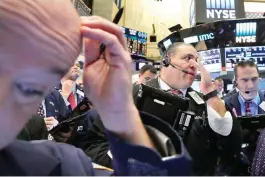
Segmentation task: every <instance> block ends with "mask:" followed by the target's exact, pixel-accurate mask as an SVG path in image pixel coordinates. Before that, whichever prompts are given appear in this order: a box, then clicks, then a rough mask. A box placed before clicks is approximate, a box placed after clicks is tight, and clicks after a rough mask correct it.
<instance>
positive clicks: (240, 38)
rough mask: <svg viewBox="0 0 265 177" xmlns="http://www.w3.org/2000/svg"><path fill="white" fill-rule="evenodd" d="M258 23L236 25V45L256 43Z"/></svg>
mask: <svg viewBox="0 0 265 177" xmlns="http://www.w3.org/2000/svg"><path fill="white" fill-rule="evenodd" d="M256 30H257V23H256V22H247V23H237V24H236V43H254V42H256Z"/></svg>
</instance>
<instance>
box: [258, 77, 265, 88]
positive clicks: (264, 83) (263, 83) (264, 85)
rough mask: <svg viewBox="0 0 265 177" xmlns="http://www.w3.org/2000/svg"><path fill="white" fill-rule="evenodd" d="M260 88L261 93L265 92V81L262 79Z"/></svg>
mask: <svg viewBox="0 0 265 177" xmlns="http://www.w3.org/2000/svg"><path fill="white" fill-rule="evenodd" d="M258 88H259V90H261V91H265V79H260V80H259V86H258Z"/></svg>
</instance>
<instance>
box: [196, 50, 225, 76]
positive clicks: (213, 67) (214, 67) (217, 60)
mask: <svg viewBox="0 0 265 177" xmlns="http://www.w3.org/2000/svg"><path fill="white" fill-rule="evenodd" d="M198 53H199V55H200V56H201V63H202V65H203V66H204V67H205V68H206V69H207V70H208V71H210V72H220V71H221V69H222V64H221V53H220V49H212V50H205V51H199V52H198Z"/></svg>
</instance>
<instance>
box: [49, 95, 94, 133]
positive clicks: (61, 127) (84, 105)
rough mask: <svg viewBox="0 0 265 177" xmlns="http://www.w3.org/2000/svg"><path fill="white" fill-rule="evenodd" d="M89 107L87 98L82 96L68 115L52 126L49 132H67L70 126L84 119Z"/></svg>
mask: <svg viewBox="0 0 265 177" xmlns="http://www.w3.org/2000/svg"><path fill="white" fill-rule="evenodd" d="M90 109H91V107H90V105H89V100H88V98H87V97H84V99H83V100H82V101H81V102H80V103H79V104H78V105H77V106H76V108H75V109H74V110H73V111H72V113H71V115H70V117H69V118H68V119H66V120H64V121H62V122H60V123H59V124H58V125H57V126H55V127H53V128H52V129H51V130H50V131H49V133H50V134H56V133H57V132H65V133H66V132H69V130H70V127H72V126H75V125H76V124H77V123H78V122H79V121H80V120H82V119H84V118H85V117H86V115H87V112H88V111H89V110H90Z"/></svg>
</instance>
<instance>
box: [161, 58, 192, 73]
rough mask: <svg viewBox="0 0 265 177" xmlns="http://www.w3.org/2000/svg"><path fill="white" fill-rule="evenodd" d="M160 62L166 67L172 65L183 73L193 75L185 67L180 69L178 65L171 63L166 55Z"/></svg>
mask: <svg viewBox="0 0 265 177" xmlns="http://www.w3.org/2000/svg"><path fill="white" fill-rule="evenodd" d="M162 63H163V65H164V66H165V67H168V66H169V65H170V66H172V67H173V68H175V69H177V70H180V71H182V72H183V73H185V74H190V75H194V74H193V73H191V72H189V71H187V70H185V69H181V68H180V67H178V66H176V65H174V64H172V63H171V62H170V59H169V58H168V57H165V59H164V60H163V61H162Z"/></svg>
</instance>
